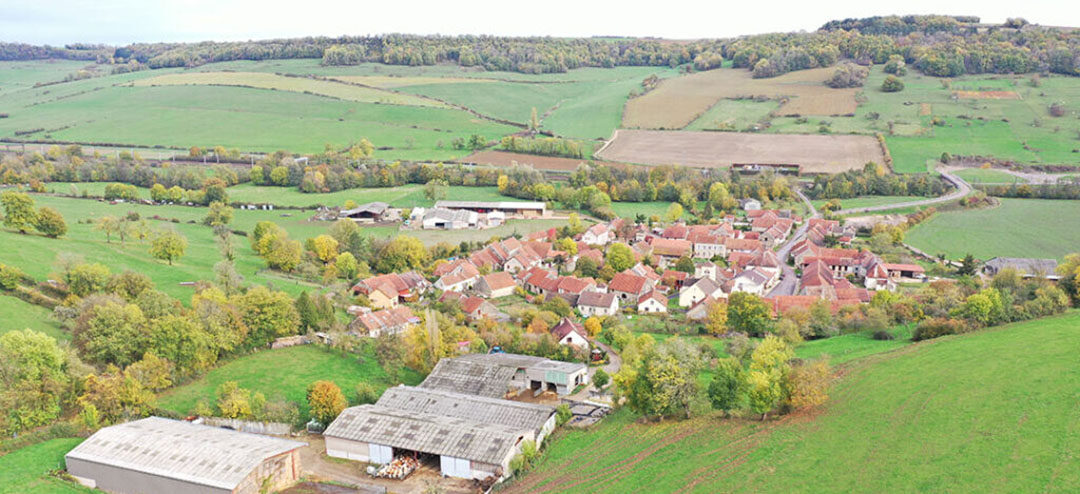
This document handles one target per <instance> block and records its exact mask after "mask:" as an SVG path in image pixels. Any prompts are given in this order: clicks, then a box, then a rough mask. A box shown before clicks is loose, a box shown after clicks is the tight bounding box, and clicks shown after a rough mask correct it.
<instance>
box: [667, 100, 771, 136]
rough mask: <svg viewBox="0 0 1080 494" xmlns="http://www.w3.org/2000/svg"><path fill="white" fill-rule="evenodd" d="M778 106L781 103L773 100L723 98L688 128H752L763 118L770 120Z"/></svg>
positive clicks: (687, 127)
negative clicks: (770, 115) (771, 114)
mask: <svg viewBox="0 0 1080 494" xmlns="http://www.w3.org/2000/svg"><path fill="white" fill-rule="evenodd" d="M777 107H779V104H778V103H777V102H775V101H771V100H770V101H754V100H752V99H722V100H720V101H717V102H716V104H714V105H712V106H711V107H710V108H709V109H708V110H706V111H705V112H704V113H702V114H701V116H700V117H698V118H697V119H695V120H694V121H693V122H690V124H689V125H687V126H686V130H738V131H743V130H752V128H753V127H754V126H756V125H758V123H759V122H761V121H762V120H768V118H769V114H770V113H771V112H773V111H775V110H776V109H777Z"/></svg>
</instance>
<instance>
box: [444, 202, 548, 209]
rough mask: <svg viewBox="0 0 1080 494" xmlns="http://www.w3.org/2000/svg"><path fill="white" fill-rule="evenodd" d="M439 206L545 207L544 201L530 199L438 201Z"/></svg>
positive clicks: (475, 207) (477, 207)
mask: <svg viewBox="0 0 1080 494" xmlns="http://www.w3.org/2000/svg"><path fill="white" fill-rule="evenodd" d="M435 207H437V208H450V209H545V208H547V205H546V204H544V203H542V202H528V201H497V202H490V201H436V202H435Z"/></svg>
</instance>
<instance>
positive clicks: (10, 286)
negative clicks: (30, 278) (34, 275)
mask: <svg viewBox="0 0 1080 494" xmlns="http://www.w3.org/2000/svg"><path fill="white" fill-rule="evenodd" d="M25 276H26V275H24V274H23V272H22V271H21V270H19V268H17V267H15V266H8V265H6V264H0V288H3V289H4V290H14V289H15V287H17V286H19V282H20V281H22V279H23V277H25Z"/></svg>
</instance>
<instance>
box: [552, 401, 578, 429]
mask: <svg viewBox="0 0 1080 494" xmlns="http://www.w3.org/2000/svg"><path fill="white" fill-rule="evenodd" d="M573 417H574V414H573V412H571V411H570V405H567V404H566V403H563V404H562V405H559V406H558V407H556V408H555V423H556V424H557V425H559V426H562V425H563V424H565V423H567V422H569V421H570V419H571V418H573Z"/></svg>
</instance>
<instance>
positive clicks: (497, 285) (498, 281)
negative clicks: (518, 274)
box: [484, 271, 516, 290]
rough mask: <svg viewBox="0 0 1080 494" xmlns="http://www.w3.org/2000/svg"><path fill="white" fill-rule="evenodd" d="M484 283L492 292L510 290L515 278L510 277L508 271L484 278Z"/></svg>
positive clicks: (497, 272)
mask: <svg viewBox="0 0 1080 494" xmlns="http://www.w3.org/2000/svg"><path fill="white" fill-rule="evenodd" d="M484 282H485V283H487V286H488V288H490V289H492V290H501V289H503V288H509V287H512V286H514V285H516V283H514V277H513V276H510V273H507V272H506V271H496V272H494V273H491V274H489V275H487V276H485V277H484Z"/></svg>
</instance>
